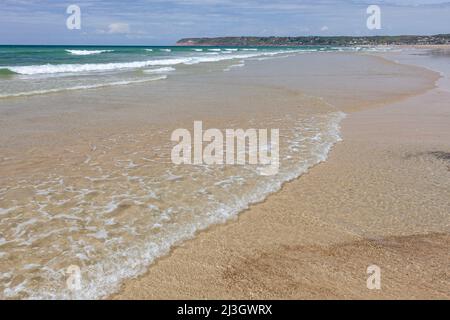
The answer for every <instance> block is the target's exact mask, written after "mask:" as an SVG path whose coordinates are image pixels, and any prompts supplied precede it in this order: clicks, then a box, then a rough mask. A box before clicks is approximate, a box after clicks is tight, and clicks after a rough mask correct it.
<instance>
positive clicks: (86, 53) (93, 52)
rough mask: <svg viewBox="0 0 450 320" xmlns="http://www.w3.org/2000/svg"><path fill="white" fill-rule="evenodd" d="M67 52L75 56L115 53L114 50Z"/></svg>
mask: <svg viewBox="0 0 450 320" xmlns="http://www.w3.org/2000/svg"><path fill="white" fill-rule="evenodd" d="M66 52H68V53H70V54H72V55H74V56H89V55H92V54H100V53H106V52H114V50H68V49H67V50H66Z"/></svg>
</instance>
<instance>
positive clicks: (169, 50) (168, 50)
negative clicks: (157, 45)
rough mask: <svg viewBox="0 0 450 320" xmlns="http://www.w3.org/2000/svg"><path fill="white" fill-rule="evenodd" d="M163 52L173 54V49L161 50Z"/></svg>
mask: <svg viewBox="0 0 450 320" xmlns="http://www.w3.org/2000/svg"><path fill="white" fill-rule="evenodd" d="M161 51H164V52H172V50H171V49H161Z"/></svg>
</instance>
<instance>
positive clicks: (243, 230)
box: [111, 62, 450, 299]
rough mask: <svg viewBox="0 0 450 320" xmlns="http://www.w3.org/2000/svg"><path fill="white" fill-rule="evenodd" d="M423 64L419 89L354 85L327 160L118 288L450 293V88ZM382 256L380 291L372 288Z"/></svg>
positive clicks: (265, 294)
mask: <svg viewBox="0 0 450 320" xmlns="http://www.w3.org/2000/svg"><path fill="white" fill-rule="evenodd" d="M386 63H388V62H386ZM344 67H345V66H343V68H344ZM373 72H374V71H373ZM421 72H422V73H421V74H422V76H423V79H424V82H423V83H422V85H421V86H420V88H417V89H416V90H415V93H414V94H408V95H396V96H392V97H389V99H385V98H384V97H386V96H387V94H380V92H378V94H377V92H376V90H375V91H372V92H371V91H370V90H369V89H368V91H367V92H366V93H370V94H366V95H365V94H364V92H363V91H355V92H353V94H351V93H352V92H351V90H347V92H348V93H349V94H348V95H347V96H340V97H338V98H337V99H335V100H334V101H333V102H334V103H335V104H337V105H338V106H340V107H341V108H342V107H344V106H348V107H347V108H343V109H344V110H345V111H347V112H349V115H348V117H347V119H346V120H344V122H343V124H342V133H343V137H344V142H342V143H339V144H338V145H336V146H335V148H334V149H333V151H332V152H331V154H330V157H329V159H328V160H327V161H326V162H324V163H322V164H320V165H318V166H316V167H314V168H313V169H312V170H310V172H309V173H308V174H305V175H303V176H301V177H300V178H299V179H297V180H295V181H292V182H290V183H287V184H285V185H284V187H283V189H282V190H281V191H280V192H278V193H276V194H274V195H272V196H270V197H269V198H268V199H267V200H266V201H265V202H263V203H260V204H258V205H254V206H252V207H251V208H250V209H249V210H247V211H246V212H244V213H242V214H241V215H240V216H239V218H238V219H236V220H235V221H231V222H229V223H227V224H225V225H220V226H216V227H213V228H211V229H209V230H207V231H205V232H201V233H200V234H198V236H197V237H196V238H195V239H193V240H191V241H188V242H185V243H184V244H183V245H181V246H179V247H177V248H175V249H173V250H172V251H171V253H170V255H168V256H166V257H163V258H161V259H159V260H158V261H157V262H156V263H155V264H154V265H152V266H151V267H150V269H149V270H148V272H147V273H146V274H145V275H143V276H141V277H138V278H136V279H131V280H129V281H127V282H125V283H124V284H123V286H122V289H121V291H120V292H119V293H117V294H116V295H114V296H112V297H111V298H114V299H302V298H306V299H322V298H324V299H336V298H344V299H352V298H362V299H372V298H382V299H399V298H406V299H431V298H445V299H448V298H450V292H449V288H450V273H449V270H450V254H449V250H448V248H449V246H450V235H449V232H450V219H449V214H450V203H449V201H448V199H450V179H449V178H450V162H449V161H450V140H449V139H448V137H450V125H449V121H450V120H449V119H450V109H449V108H448V101H450V92H448V91H446V90H444V89H442V88H434V89H433V86H434V82H435V81H436V79H437V75H436V74H435V73H432V72H428V71H426V70H422V71H421ZM349 79H350V80H351V81H353V83H352V82H348V83H346V84H345V85H346V87H347V88H349V87H351V86H352V84H354V85H355V86H357V85H358V81H357V80H358V79H357V78H355V77H352V75H349V76H348V78H346V80H348V81H350V80H349ZM325 81H326V80H325ZM329 81H331V80H329ZM312 86H313V85H312ZM341 86H344V84H341ZM325 88H326V86H325ZM337 89H338V88H337V87H336V88H333V90H328V91H327V90H324V91H323V92H322V96H324V98H325V99H328V100H329V101H332V100H333V96H334V93H335V92H337ZM313 93H316V92H313ZM356 95H357V96H358V99H357V100H358V101H359V102H358V101H356V100H352V97H355V96H356ZM363 97H366V98H363ZM349 101H351V102H352V103H351V104H349ZM375 107H376V108H375ZM372 264H375V265H378V266H379V267H380V268H381V273H382V278H381V283H382V288H381V290H368V289H367V288H366V279H367V274H366V268H367V267H368V266H369V265H372Z"/></svg>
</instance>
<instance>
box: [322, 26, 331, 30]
mask: <svg viewBox="0 0 450 320" xmlns="http://www.w3.org/2000/svg"><path fill="white" fill-rule="evenodd" d="M329 29H330V28H328V27H327V26H323V27H322V28H320V31H328V30H329Z"/></svg>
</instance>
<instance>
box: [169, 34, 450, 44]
mask: <svg viewBox="0 0 450 320" xmlns="http://www.w3.org/2000/svg"><path fill="white" fill-rule="evenodd" d="M445 44H450V34H438V35H432V36H414V35H404V36H371V37H351V36H342V37H341V36H339V37H319V36H308V37H218V38H186V39H181V40H179V41H178V42H177V45H180V46H240V47H261V46H327V45H329V46H355V45H357V46H375V45H445Z"/></svg>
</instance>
